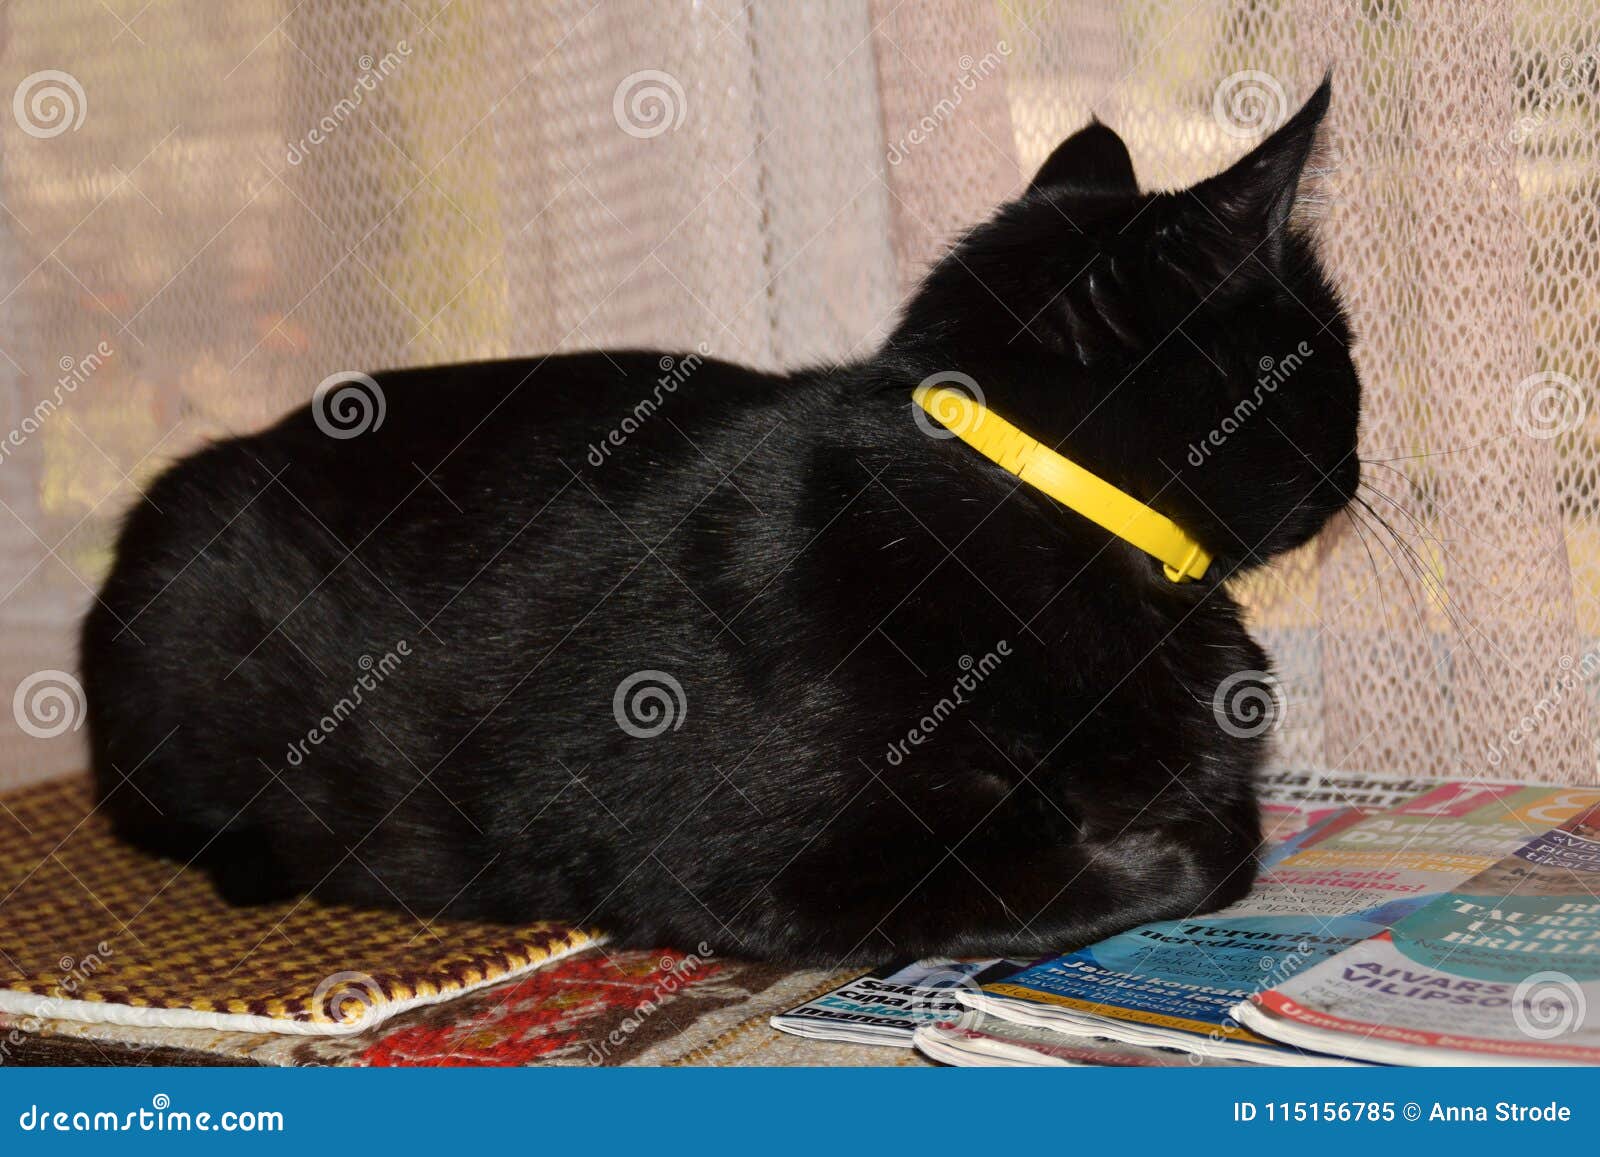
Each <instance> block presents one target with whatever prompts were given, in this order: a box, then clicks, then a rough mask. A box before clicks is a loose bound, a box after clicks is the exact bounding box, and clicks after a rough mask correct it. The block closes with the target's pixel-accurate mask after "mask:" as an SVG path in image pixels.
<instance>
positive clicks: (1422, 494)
mask: <svg viewBox="0 0 1600 1157" xmlns="http://www.w3.org/2000/svg"><path fill="white" fill-rule="evenodd" d="M1361 464H1362V465H1363V466H1381V467H1383V469H1385V470H1387V471H1389V473H1391V474H1393V475H1395V476H1396V477H1398V478H1400V479H1401V480H1402V481H1403V482H1404V483H1405V484H1406V485H1407V486H1409V487H1411V492H1412V493H1413V494H1415V495H1416V496H1417V497H1418V498H1423V499H1425V498H1427V497H1428V492H1427V490H1425V489H1424V488H1423V486H1422V484H1421V483H1420V482H1418V481H1417V480H1416V479H1415V478H1413V477H1411V475H1409V474H1407V473H1406V472H1405V471H1404V470H1401V469H1400V468H1399V467H1398V466H1391V465H1389V463H1387V462H1378V461H1374V460H1373V459H1371V458H1363V459H1361ZM1362 481H1364V482H1365V481H1366V479H1362ZM1369 485H1370V483H1369Z"/></svg>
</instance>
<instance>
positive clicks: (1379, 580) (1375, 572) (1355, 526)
mask: <svg viewBox="0 0 1600 1157" xmlns="http://www.w3.org/2000/svg"><path fill="white" fill-rule="evenodd" d="M1344 516H1345V518H1347V519H1349V521H1350V529H1351V530H1353V531H1355V534H1356V541H1358V542H1360V543H1361V549H1362V550H1364V551H1365V552H1366V554H1367V562H1368V563H1369V564H1371V566H1372V581H1373V583H1374V584H1376V586H1377V588H1378V605H1379V606H1380V607H1381V608H1382V609H1383V621H1384V622H1385V623H1386V624H1388V626H1389V631H1390V636H1389V639H1390V642H1389V647H1390V650H1393V649H1394V624H1393V623H1392V622H1391V621H1390V618H1389V600H1388V599H1387V598H1385V597H1384V593H1383V572H1382V571H1380V570H1379V569H1378V560H1377V558H1376V557H1374V555H1373V553H1372V548H1371V547H1370V546H1368V545H1367V536H1366V535H1364V534H1362V533H1361V523H1360V522H1358V521H1357V520H1356V516H1355V515H1354V514H1351V513H1350V508H1349V507H1348V506H1346V507H1345V508H1344ZM1389 557H1390V561H1393V559H1394V556H1393V554H1391V555H1390V556H1389ZM1396 565H1397V566H1398V565H1399V564H1398V563H1396ZM1413 601H1415V596H1413ZM1421 613H1422V612H1421V608H1420V607H1419V608H1418V609H1417V614H1418V619H1419V621H1418V624H1417V625H1418V626H1422V625H1423V624H1422V622H1421V621H1420V619H1421Z"/></svg>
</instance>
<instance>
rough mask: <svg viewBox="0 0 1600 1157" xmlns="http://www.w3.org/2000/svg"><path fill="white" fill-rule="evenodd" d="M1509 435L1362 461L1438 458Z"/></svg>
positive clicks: (1475, 447) (1461, 452) (1464, 451)
mask: <svg viewBox="0 0 1600 1157" xmlns="http://www.w3.org/2000/svg"><path fill="white" fill-rule="evenodd" d="M1509 437H1510V435H1509V434H1496V435H1495V436H1494V437H1492V438H1483V439H1480V440H1479V441H1477V442H1469V443H1467V444H1466V445H1465V446H1453V447H1451V448H1450V449H1448V450H1429V451H1426V452H1425V453H1422V454H1397V455H1395V456H1393V457H1391V458H1363V459H1362V461H1363V462H1373V463H1383V462H1412V461H1415V460H1416V459H1418V458H1440V457H1443V456H1444V455H1446V454H1464V453H1466V452H1467V451H1468V450H1476V449H1477V448H1478V447H1480V446H1487V445H1489V444H1490V443H1491V442H1498V441H1500V440H1501V439H1503V438H1509Z"/></svg>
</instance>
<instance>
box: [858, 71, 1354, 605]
mask: <svg viewBox="0 0 1600 1157" xmlns="http://www.w3.org/2000/svg"><path fill="white" fill-rule="evenodd" d="M1328 99H1329V82H1328V81H1326V80H1325V81H1324V82H1323V84H1322V86H1321V87H1319V88H1318V89H1317V91H1316V92H1315V93H1314V94H1313V95H1312V97H1311V98H1310V100H1308V101H1307V102H1306V104H1305V106H1304V107H1303V108H1301V110H1300V111H1299V112H1298V113H1296V114H1295V115H1294V116H1293V117H1291V118H1289V119H1288V120H1287V121H1286V122H1285V123H1284V124H1283V125H1282V126H1281V127H1280V128H1278V129H1277V130H1276V131H1275V132H1273V133H1272V134H1271V136H1269V137H1268V138H1267V139H1266V140H1264V141H1263V142H1261V144H1259V145H1258V146H1257V147H1256V148H1254V149H1253V150H1252V151H1251V152H1250V153H1249V154H1248V155H1247V156H1245V157H1244V158H1243V159H1242V160H1240V161H1239V162H1237V163H1236V164H1234V165H1233V166H1231V167H1230V168H1228V169H1227V170H1226V171H1224V172H1222V173H1219V174H1218V175H1216V176H1213V177H1210V178H1208V179H1206V180H1204V181H1201V182H1200V183H1199V184H1197V185H1194V186H1192V187H1190V188H1187V189H1182V190H1179V191H1174V192H1155V193H1152V192H1144V191H1141V190H1140V189H1139V188H1138V186H1137V184H1136V183H1135V180H1134V173H1133V165H1132V162H1131V161H1130V159H1129V154H1128V150H1127V148H1126V146H1124V145H1123V143H1122V140H1121V139H1120V138H1119V137H1118V136H1117V134H1116V133H1115V132H1113V131H1112V130H1111V129H1110V128H1108V127H1106V126H1105V125H1102V124H1099V123H1097V122H1096V123H1091V124H1090V125H1089V126H1088V127H1087V128H1085V129H1083V130H1082V131H1080V132H1078V133H1076V134H1075V135H1073V136H1071V137H1069V138H1068V139H1067V140H1066V141H1064V142H1063V143H1062V144H1061V146H1060V147H1059V148H1057V149H1056V151H1055V152H1054V154H1052V155H1051V157H1050V158H1049V160H1047V161H1046V162H1045V164H1044V166H1043V167H1042V168H1041V169H1040V170H1039V173H1038V175H1037V176H1036V177H1035V178H1034V179H1033V182H1032V184H1031V185H1030V186H1029V188H1028V190H1027V191H1026V192H1025V193H1024V194H1023V195H1022V196H1021V197H1020V198H1019V199H1017V200H1016V201H1013V202H1010V203H1009V204H1007V205H1005V206H1003V207H1001V209H1000V210H999V211H998V212H997V213H996V214H995V215H994V217H993V218H991V219H990V220H989V221H987V222H985V223H984V224H983V225H980V226H978V227H977V228H976V229H974V230H973V231H972V232H971V233H970V234H968V235H967V236H966V237H965V238H963V239H962V240H961V241H960V242H959V243H958V244H957V245H956V246H955V247H954V248H953V249H952V250H951V252H950V253H948V254H947V255H946V256H945V257H944V258H943V259H942V260H941V261H940V262H939V263H938V264H937V265H936V266H935V267H934V268H933V270H931V271H930V273H929V274H928V276H927V278H926V280H925V281H924V282H923V284H922V286H921V287H920V289H919V290H918V291H917V293H916V294H915V295H914V296H913V298H912V299H911V301H910V302H909V304H908V305H907V308H906V312H905V315H904V317H903V319H902V321H901V324H900V325H899V327H898V328H897V330H896V332H895V334H894V336H893V337H892V338H891V341H890V350H891V351H894V353H896V354H897V355H900V356H903V357H905V358H906V359H907V361H908V363H909V364H910V365H911V366H912V367H914V368H915V369H916V370H917V371H918V372H922V371H927V370H932V371H935V372H937V371H938V370H954V371H957V372H959V373H961V374H965V375H967V376H969V377H970V378H971V379H972V380H973V381H975V382H976V383H977V386H978V388H979V389H980V390H981V391H982V393H983V399H984V400H985V401H986V403H987V404H988V405H989V406H990V408H992V409H993V410H994V411H995V412H996V413H999V414H1000V415H1001V416H1003V417H1006V418H1008V419H1010V420H1011V421H1013V422H1015V423H1016V424H1017V425H1019V426H1021V427H1022V428H1023V429H1025V430H1027V431H1028V432H1029V433H1031V434H1033V435H1034V436H1035V437H1036V438H1038V439H1039V440H1040V441H1042V442H1044V443H1045V444H1046V445H1048V446H1053V447H1055V448H1057V449H1059V450H1060V451H1061V452H1062V453H1064V454H1067V455H1069V456H1070V457H1072V458H1074V459H1075V460H1077V461H1078V462H1080V463H1081V464H1082V465H1084V466H1085V467H1087V468H1089V469H1091V470H1093V471H1095V472H1096V473H1098V474H1100V475H1102V476H1103V477H1105V478H1106V479H1108V480H1109V481H1111V482H1113V483H1115V484H1116V485H1118V486H1120V487H1122V488H1123V489H1124V490H1127V491H1128V492H1130V493H1131V494H1133V495H1134V496H1136V497H1138V498H1140V499H1142V500H1144V501H1145V502H1148V503H1149V504H1150V505H1152V506H1154V507H1155V508H1156V509H1158V510H1160V511H1162V512H1163V513H1164V514H1166V515H1168V516H1169V517H1171V518H1172V519H1173V520H1174V521H1176V522H1177V523H1178V524H1179V525H1180V526H1182V527H1184V528H1185V529H1186V530H1188V531H1189V532H1190V533H1191V534H1192V535H1194V536H1195V537H1196V538H1198V539H1199V540H1200V542H1201V543H1202V545H1204V546H1205V547H1206V548H1208V549H1209V550H1211V551H1213V552H1214V553H1215V554H1216V556H1217V560H1218V564H1220V565H1215V566H1214V567H1213V571H1212V575H1213V576H1218V577H1220V576H1223V575H1225V574H1227V573H1229V572H1231V571H1233V570H1235V569H1237V568H1239V567H1241V566H1251V565H1255V564H1258V563H1261V562H1263V561H1265V560H1266V559H1268V558H1270V557H1271V556H1273V555H1275V554H1278V553H1281V552H1282V551H1285V550H1288V549H1290V548H1292V547H1295V546H1298V545H1299V544H1301V543H1303V542H1305V541H1306V540H1308V539H1309V538H1311V537H1312V536H1313V535H1314V534H1315V533H1316V532H1317V531H1318V530H1319V529H1321V527H1322V526H1323V524H1324V523H1325V522H1327V521H1328V519H1329V518H1331V517H1332V516H1333V515H1334V514H1336V513H1337V512H1338V511H1340V510H1341V509H1343V508H1344V506H1345V505H1346V503H1348V502H1349V501H1350V499H1351V497H1352V495H1353V494H1354V493H1355V489H1356V485H1357V482H1358V481H1359V476H1360V475H1359V463H1358V459H1357V457H1356V426H1357V420H1358V417H1359V411H1360V400H1361V386H1360V382H1359V380H1358V378H1357V376H1356V372H1355V368H1354V366H1353V364H1352V363H1351V360H1350V342H1351V335H1350V331H1349V327H1348V325H1347V323H1346V320H1345V316H1344V312H1343V310H1342V308H1341V307H1340V304H1339V300H1338V296H1337V294H1336V293H1335V291H1334V289H1333V287H1332V286H1331V285H1330V283H1329V281H1328V279H1327V277H1326V276H1325V275H1324V273H1323V270H1322V266H1321V264H1320V263H1319V261H1318V259H1317V256H1316V254H1315V252H1314V250H1313V248H1312V246H1311V244H1310V242H1309V240H1308V238H1307V237H1306V236H1305V234H1304V232H1303V231H1302V230H1301V228H1300V227H1298V226H1297V225H1296V224H1295V208H1296V197H1297V187H1298V185H1299V181H1300V178H1301V175H1302V172H1303V171H1304V169H1305V167H1306V164H1307V161H1308V159H1309V158H1310V157H1311V155H1312V153H1313V150H1314V148H1315V145H1316V137H1317V131H1318V126H1319V124H1320V123H1321V121H1322V117H1323V114H1324V113H1325V112H1326V111H1327V107H1328ZM958 388H959V387H958Z"/></svg>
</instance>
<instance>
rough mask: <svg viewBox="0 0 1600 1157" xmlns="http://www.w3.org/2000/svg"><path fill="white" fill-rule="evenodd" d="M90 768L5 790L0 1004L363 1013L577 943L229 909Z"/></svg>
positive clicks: (177, 1019)
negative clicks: (141, 839)
mask: <svg viewBox="0 0 1600 1157" xmlns="http://www.w3.org/2000/svg"><path fill="white" fill-rule="evenodd" d="M92 803H93V801H92V797H91V788H90V785H89V783H88V781H87V780H86V779H82V778H74V779H69V780H56V781H53V782H50V783H46V784H42V785H39V786H37V787H33V788H30V789H28V790H25V791H23V792H20V793H17V794H15V795H11V796H7V797H4V798H0V1013H12V1014H17V1015H20V1016H25V1017H29V1018H33V1019H35V1020H41V1021H43V1020H52V1021H66V1022H71V1021H91V1022H99V1023H102V1024H114V1025H124V1026H131V1027H153V1028H164V1029H210V1030H221V1031H232V1032H245V1033H263V1032H265V1033H288V1034H297V1035H325V1034H342V1033H353V1032H357V1031H359V1030H362V1029H367V1028H371V1027H372V1026H374V1025H376V1024H379V1023H380V1022H382V1021H384V1020H386V1019H388V1018H389V1017H391V1016H393V1015H394V1014H395V1013H398V1012H402V1011H404V1010H406V1009H411V1008H417V1007H418V1006H422V1005H428V1004H435V1003H438V1002H440V1001H445V1000H449V999H451V998H452V997H455V996H458V995H460V994H462V993H466V992H470V991H472V990H473V989H477V988H481V987H483V986H485V985H489V984H493V983H495V982H497V981H500V980H504V979H507V978H509V977H514V976H517V975H519V974H522V973H526V972H529V971H531V970H533V969H535V968H538V967H540V966H541V965H543V964H546V963H549V962H550V961H554V960H557V959H559V958H561V957H563V956H566V955H568V954H570V953H573V952H576V951H578V950H580V949H582V948H584V947H586V946H588V945H590V944H592V943H594V937H593V936H591V935H590V934H587V933H584V932H581V931H578V930H576V929H573V928H570V927H567V926H565V925H561V924H553V923H543V924H533V925H528V926H526V927H519V928H508V927H505V926H501V925H492V924H473V923H466V922H461V921H432V922H425V921H423V920H420V919H417V918H415V917H412V916H410V915H407V914H405V913H403V912H387V911H369V910H361V909H354V908H343V907H334V906H328V905H322V904H317V903H315V902H312V901H309V900H300V901H296V902H294V903H285V904H274V905H269V906H263V907H258V908H235V907H231V906H229V905H228V904H226V903H225V902H224V901H223V900H222V899H221V898H220V897H218V896H217V894H216V892H215V891H214V890H213V889H212V887H211V883H210V881H209V879H208V877H207V876H206V874H205V873H204V872H201V871H198V870H186V869H185V868H184V866H183V865H182V864H178V863H174V862H171V861H167V860H160V859H155V858H153V857H149V856H145V855H142V854H140V853H138V852H136V851H134V850H133V849H131V848H129V847H127V846H125V845H124V844H122V843H121V842H119V841H117V840H116V839H114V838H113V837H112V835H111V832H110V828H109V825H108V824H107V823H106V821H105V820H104V819H103V818H102V817H101V816H98V815H96V814H94V813H93V811H92V810H91V809H92Z"/></svg>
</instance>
